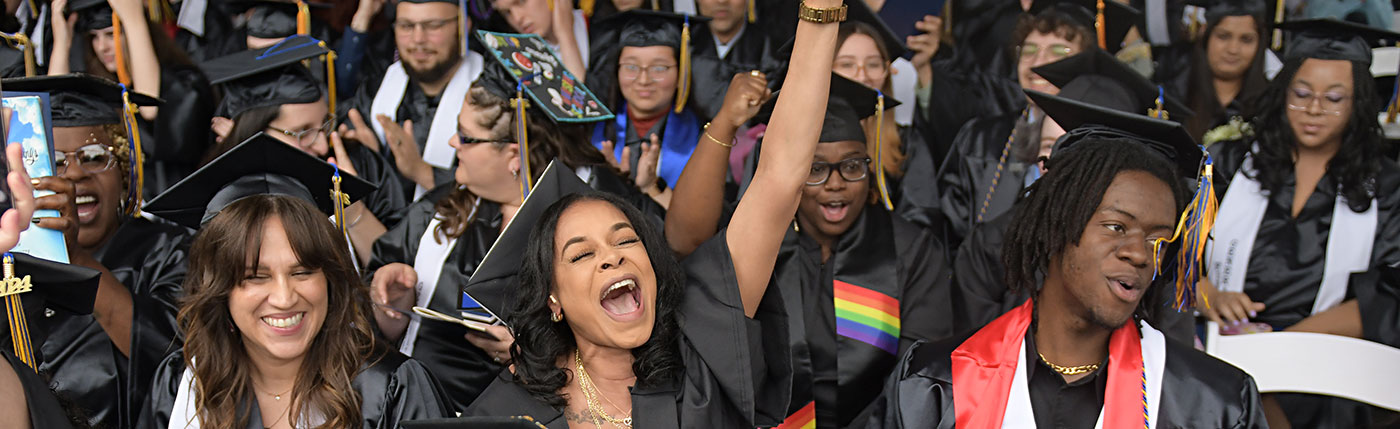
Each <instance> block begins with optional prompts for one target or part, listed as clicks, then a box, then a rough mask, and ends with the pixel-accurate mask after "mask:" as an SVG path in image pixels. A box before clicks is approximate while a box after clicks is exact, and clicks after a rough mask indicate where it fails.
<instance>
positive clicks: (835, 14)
mask: <svg viewBox="0 0 1400 429" xmlns="http://www.w3.org/2000/svg"><path fill="white" fill-rule="evenodd" d="M797 17H798V18H801V19H802V20H803V21H807V22H815V23H818V24H826V23H831V22H843V21H845V20H846V5H844V4H843V5H840V6H837V7H829V8H823V9H818V8H814V7H811V6H807V2H805V1H804V2H801V3H800V4H799V7H798V10H797Z"/></svg>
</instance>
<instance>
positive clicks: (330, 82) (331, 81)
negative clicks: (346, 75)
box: [316, 40, 336, 115]
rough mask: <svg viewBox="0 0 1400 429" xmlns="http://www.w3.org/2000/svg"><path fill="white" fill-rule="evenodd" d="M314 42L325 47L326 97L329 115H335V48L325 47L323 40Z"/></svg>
mask: <svg viewBox="0 0 1400 429" xmlns="http://www.w3.org/2000/svg"><path fill="white" fill-rule="evenodd" d="M316 43H318V44H320V45H321V47H322V48H326V89H327V91H328V92H330V94H327V95H326V97H327V101H329V103H328V104H329V105H330V112H331V115H335V58H336V54H335V50H333V49H331V48H329V47H327V46H326V42H325V41H324V40H322V41H318V42H316Z"/></svg>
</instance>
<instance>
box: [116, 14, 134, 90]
mask: <svg viewBox="0 0 1400 429" xmlns="http://www.w3.org/2000/svg"><path fill="white" fill-rule="evenodd" d="M125 44H126V43H123V42H122V20H121V18H120V17H118V16H117V12H116V11H112V48H113V49H115V50H116V51H117V52H116V53H117V82H120V83H121V84H123V85H131V71H130V70H127V69H126V49H123V48H122V45H125Z"/></svg>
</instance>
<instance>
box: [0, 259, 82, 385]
mask: <svg viewBox="0 0 1400 429" xmlns="http://www.w3.org/2000/svg"><path fill="white" fill-rule="evenodd" d="M13 256H14V276H15V277H16V278H21V279H22V278H24V277H25V276H29V287H30V290H29V291H27V292H19V293H17V296H18V297H19V300H20V304H21V306H22V307H23V308H24V321H25V328H26V330H27V335H28V337H29V343H30V350H32V352H33V357H34V358H35V360H36V363H42V362H43V361H44V357H43V355H42V353H41V352H40V350H41V349H40V346H41V345H43V344H44V341H45V340H46V339H47V338H48V331H49V329H48V328H49V327H48V324H47V321H48V314H47V313H48V312H49V309H50V308H52V309H55V310H57V311H63V312H66V313H69V314H76V315H83V314H92V304H93V301H94V300H96V298H97V285H98V281H99V279H100V278H101V275H102V273H101V272H98V271H97V270H94V269H91V268H86V267H80V266H77V265H70V264H64V263H61V262H54V261H50V260H46V259H41V258H36V257H33V256H29V255H26V254H23V253H14V254H13ZM8 287H9V285H6V289H8ZM0 299H6V298H0ZM7 313H8V311H7ZM7 319H8V317H7ZM15 332H16V331H14V330H12V329H11V325H10V324H9V323H5V322H0V345H2V346H3V347H5V348H7V349H10V350H11V351H13V350H14V349H13V348H12V347H14V335H15ZM15 354H16V355H17V356H18V355H20V353H15Z"/></svg>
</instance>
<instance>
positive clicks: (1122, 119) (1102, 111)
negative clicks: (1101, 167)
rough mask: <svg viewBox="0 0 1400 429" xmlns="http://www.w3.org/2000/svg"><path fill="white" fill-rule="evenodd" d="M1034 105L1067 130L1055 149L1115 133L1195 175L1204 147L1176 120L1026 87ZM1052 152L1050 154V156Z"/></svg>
mask: <svg viewBox="0 0 1400 429" xmlns="http://www.w3.org/2000/svg"><path fill="white" fill-rule="evenodd" d="M1026 95H1028V96H1030V98H1031V100H1032V101H1034V102H1035V105H1036V107H1039V108H1040V109H1041V110H1043V111H1045V115H1046V116H1049V117H1050V119H1053V120H1055V123H1056V124H1059V125H1060V127H1061V128H1064V129H1065V130H1066V131H1068V132H1069V134H1066V135H1065V137H1062V138H1061V139H1060V141H1059V142H1058V143H1056V145H1055V152H1058V151H1059V150H1061V149H1063V148H1066V147H1069V146H1071V145H1073V144H1074V143H1075V142H1077V141H1080V140H1083V139H1084V138H1086V137H1116V138H1125V139H1129V140H1133V141H1137V142H1140V143H1142V144H1143V145H1145V146H1147V147H1148V148H1151V149H1152V150H1153V151H1155V152H1157V153H1160V154H1162V156H1164V157H1166V159H1169V160H1172V161H1174V162H1176V164H1177V167H1178V169H1179V170H1180V172H1181V175H1182V177H1185V178H1190V179H1193V180H1194V179H1195V178H1196V177H1197V176H1198V175H1199V174H1200V170H1201V158H1202V157H1204V156H1205V150H1204V149H1202V148H1201V146H1200V145H1198V144H1196V141H1195V139H1192V138H1191V134H1190V133H1187V132H1186V128H1185V127H1183V126H1182V125H1181V124H1180V123H1178V122H1173V121H1167V120H1162V119H1157V118H1153V117H1150V116H1147V115H1143V114H1136V113H1129V112H1123V111H1119V110H1115V109H1111V108H1107V107H1102V106H1097V105H1094V104H1091V103H1086V102H1082V101H1078V100H1073V99H1069V98H1065V97H1060V96H1054V95H1050V94H1046V93H1043V92H1038V91H1033V90H1026ZM1055 152H1052V154H1051V156H1052V157H1053V156H1054V153H1055Z"/></svg>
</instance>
